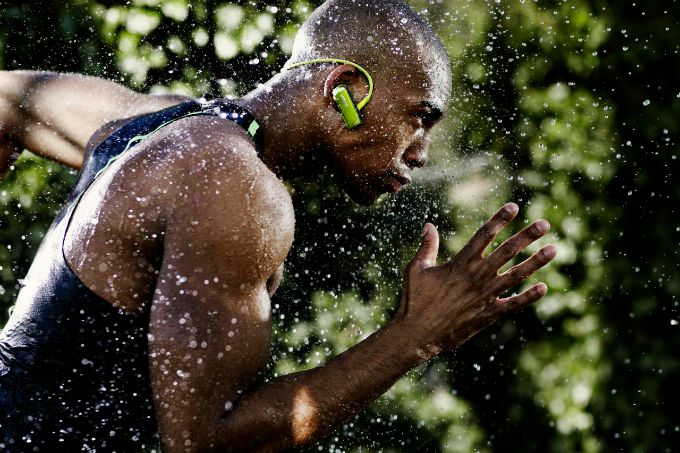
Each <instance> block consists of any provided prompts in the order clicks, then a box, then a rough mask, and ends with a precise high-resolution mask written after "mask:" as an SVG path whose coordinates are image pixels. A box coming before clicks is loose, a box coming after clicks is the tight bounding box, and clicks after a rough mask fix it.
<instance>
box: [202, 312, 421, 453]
mask: <svg viewBox="0 0 680 453" xmlns="http://www.w3.org/2000/svg"><path fill="white" fill-rule="evenodd" d="M431 355H432V354H431V353H428V352H427V351H420V350H418V349H417V348H416V347H415V346H414V338H413V337H412V336H411V335H410V332H409V331H408V330H407V329H406V327H405V326H403V325H402V324H399V323H393V324H390V325H388V326H387V327H385V328H383V329H381V330H379V331H377V332H376V333H374V334H373V335H371V336H370V337H368V338H367V339H365V340H364V341H362V342H361V343H359V344H358V345H356V346H355V347H353V348H351V349H349V350H347V351H345V352H344V353H343V354H341V355H339V356H337V357H335V358H333V359H332V360H331V361H330V362H329V363H327V364H326V365H324V366H321V367H319V368H315V369H312V370H308V371H304V372H300V373H294V374H290V375H286V376H282V377H280V378H277V379H275V380H273V381H271V382H269V383H267V384H264V385H262V386H261V387H259V388H257V389H255V390H253V391H251V392H249V393H248V394H247V395H246V396H245V397H244V398H243V399H242V400H241V401H239V402H238V403H237V404H236V405H235V406H234V408H233V410H232V411H230V412H228V413H227V415H226V416H225V418H224V420H223V422H221V425H220V427H219V429H218V430H217V431H216V433H215V434H216V437H217V444H216V445H215V447H216V448H215V449H214V450H215V451H223V450H228V451H229V450H239V451H240V450H244V451H253V450H254V451H281V450H285V449H290V448H292V447H295V446H298V445H302V444H306V443H309V442H311V441H314V440H317V439H319V438H320V437H321V436H323V435H324V434H326V433H328V432H330V431H332V430H333V429H335V428H337V427H338V425H340V424H341V423H343V422H344V421H345V420H347V419H348V418H350V417H351V416H353V415H355V414H356V413H357V412H359V411H360V410H361V409H362V408H364V407H365V406H366V405H368V404H369V403H370V402H372V401H373V400H375V399H376V398H377V397H378V396H380V395H381V394H382V393H384V392H385V391H386V390H387V389H389V388H390V387H391V386H392V384H393V383H394V382H395V381H396V380H397V379H398V378H399V377H400V376H401V375H403V374H404V373H405V372H407V371H408V370H410V369H411V368H413V367H415V366H417V365H419V364H421V363H423V362H425V361H426V360H427V359H428V358H430V356H431Z"/></svg>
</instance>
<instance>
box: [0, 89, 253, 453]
mask: <svg viewBox="0 0 680 453" xmlns="http://www.w3.org/2000/svg"><path fill="white" fill-rule="evenodd" d="M193 115H216V116H219V117H222V118H224V119H225V120H229V121H233V122H236V123H237V124H239V125H241V126H242V127H243V128H244V129H246V131H248V133H249V134H250V136H251V137H253V138H254V139H255V142H256V144H257V145H258V146H257V149H258V154H259V155H260V158H262V157H263V156H262V147H261V143H259V142H260V140H259V139H260V136H261V134H258V129H259V124H258V123H257V121H256V120H255V118H254V117H253V115H252V114H250V113H249V112H248V111H246V110H244V109H243V108H241V107H238V106H236V105H234V104H229V103H225V102H224V101H221V100H215V101H210V102H199V101H189V102H185V103H182V104H179V105H176V106H173V107H170V108H167V109H165V110H161V111H159V112H156V113H152V114H149V115H145V116H142V117H140V118H137V119H134V120H132V121H131V122H129V123H127V124H126V125H124V126H123V127H121V128H120V129H118V130H117V131H116V132H114V133H113V134H112V135H111V136H110V137H109V138H107V139H106V140H105V141H104V142H102V143H101V144H100V145H99V146H98V147H97V148H96V149H95V150H94V151H93V152H92V153H91V154H90V156H89V158H88V159H87V161H86V162H85V163H84V165H83V167H82V169H81V172H80V174H79V176H78V180H77V182H76V185H75V187H74V189H73V191H72V192H71V194H70V196H69V199H68V201H67V203H66V205H65V207H64V208H63V209H62V210H61V212H59V214H58V215H57V217H56V219H55V220H54V223H53V224H52V226H51V227H50V229H49V230H48V232H47V234H46V235H45V238H44V239H43V242H42V244H41V245H40V248H39V249H38V252H37V254H36V257H35V259H34V261H33V264H32V265H31V268H30V270H29V272H28V274H27V276H26V278H25V280H24V287H23V288H22V289H21V291H20V292H19V297H18V299H17V303H16V305H15V309H14V311H13V313H12V315H11V317H10V320H9V322H8V323H7V325H6V326H5V328H4V329H3V330H2V332H1V333H0V451H12V452H13V451H18V452H24V451H50V452H51V451H56V449H60V451H64V452H71V451H74V452H75V451H90V450H96V451H106V452H112V451H117V452H134V451H140V450H145V449H149V448H150V447H152V446H153V443H154V434H155V433H156V431H157V424H156V417H155V413H154V405H153V397H152V391H151V383H150V378H149V365H148V350H147V332H148V323H149V313H148V307H147V310H146V312H143V313H137V314H130V313H128V312H125V311H123V310H121V309H118V308H115V307H114V306H113V305H111V304H110V303H108V302H107V301H105V300H104V299H102V298H101V297H99V296H97V295H96V294H95V293H93V292H92V291H90V290H89V289H88V288H87V287H85V285H83V283H82V282H81V281H80V280H79V279H78V277H77V276H76V275H75V274H74V273H73V271H72V270H71V269H70V268H69V265H68V264H67V262H66V259H65V257H64V253H63V243H64V235H65V233H66V230H67V229H68V224H69V222H70V219H71V214H72V212H73V210H74V209H75V207H76V206H77V204H78V201H79V200H80V197H81V196H82V194H83V193H84V192H85V190H86V189H87V188H88V187H89V186H90V185H91V184H92V182H93V181H94V179H95V178H96V176H97V175H98V174H99V173H100V172H101V171H102V170H103V169H104V168H105V167H106V166H107V165H109V164H110V163H111V162H112V161H113V160H115V159H116V157H118V156H119V155H121V154H122V153H124V152H125V151H127V150H128V149H130V148H131V147H132V146H134V145H135V144H136V143H138V142H139V141H141V140H142V139H143V138H144V137H145V136H147V135H149V134H151V133H153V132H155V131H156V130H158V129H159V128H161V127H163V126H165V125H167V124H170V123H171V122H173V121H176V120H178V119H180V118H185V117H187V116H193Z"/></svg>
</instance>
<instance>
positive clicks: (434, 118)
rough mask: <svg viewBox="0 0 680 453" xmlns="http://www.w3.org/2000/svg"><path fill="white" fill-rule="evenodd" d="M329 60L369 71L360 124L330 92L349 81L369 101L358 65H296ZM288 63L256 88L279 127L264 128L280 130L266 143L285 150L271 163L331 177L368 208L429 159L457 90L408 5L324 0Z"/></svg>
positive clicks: (444, 58)
mask: <svg viewBox="0 0 680 453" xmlns="http://www.w3.org/2000/svg"><path fill="white" fill-rule="evenodd" d="M329 58H332V59H342V60H349V61H351V62H353V63H355V64H358V65H360V66H362V67H363V68H364V69H366V70H367V71H368V72H369V73H370V74H371V76H372V78H373V81H374V92H373V96H372V97H371V98H370V102H368V104H365V108H362V110H361V119H362V124H361V126H360V127H356V128H351V129H350V128H347V127H346V126H345V123H344V120H343V117H342V115H341V114H340V109H339V107H338V105H337V103H336V102H335V100H334V98H333V91H334V90H335V88H337V87H338V86H343V87H345V88H347V90H348V92H349V93H350V95H351V96H352V98H353V99H355V100H357V99H365V97H366V96H367V94H368V91H369V83H368V81H367V80H366V78H365V77H364V76H363V75H362V74H361V73H360V71H357V70H356V68H355V67H354V66H353V65H348V64H342V63H339V62H335V63H320V64H308V65H301V66H297V67H292V68H291V67H290V66H291V65H294V64H295V63H302V62H307V61H310V60H316V59H329ZM287 67H288V68H290V69H289V70H284V71H283V72H282V73H280V74H278V75H277V76H276V77H274V78H272V79H271V80H270V81H268V82H267V84H266V86H263V87H261V89H259V90H258V91H257V92H254V93H253V94H252V95H250V96H252V98H253V99H255V100H257V102H258V105H260V106H261V108H262V112H263V115H261V116H262V117H264V118H268V116H269V118H270V119H271V118H275V121H272V123H273V124H277V125H278V127H275V128H268V129H267V128H266V127H265V131H267V130H268V131H269V132H268V134H269V137H275V138H270V143H272V146H270V149H275V150H277V155H278V156H282V157H280V158H279V159H278V162H277V163H272V164H271V166H272V167H274V168H276V169H277V172H278V174H283V175H289V176H288V177H292V176H293V175H296V176H297V175H302V174H306V175H315V174H318V173H320V172H324V173H328V174H331V175H333V176H334V177H336V178H337V179H338V181H339V182H340V183H341V185H342V187H343V188H344V189H345V191H346V193H347V194H349V195H350V197H351V198H352V199H354V200H355V201H356V202H358V203H360V204H363V205H368V204H371V203H373V202H374V201H375V200H376V199H377V198H378V197H379V196H380V195H381V194H384V193H388V192H389V193H395V192H398V191H399V190H400V189H401V187H403V186H404V185H406V184H408V183H409V182H410V181H411V179H412V172H413V171H414V170H416V169H418V168H420V167H422V166H423V165H425V163H426V162H427V155H428V154H427V152H428V148H429V144H430V135H431V131H432V129H433V127H434V126H435V124H436V123H437V122H438V121H439V120H440V118H441V117H442V115H443V114H444V112H445V110H446V107H447V104H448V101H449V97H450V94H451V64H450V61H449V57H448V55H447V53H446V50H445V48H444V46H443V45H442V43H441V41H440V40H439V38H438V37H437V35H436V34H435V33H434V31H433V30H432V29H431V28H430V26H429V25H428V24H427V22H425V20H424V19H423V18H421V17H420V16H419V15H418V14H416V13H415V11H413V10H412V9H411V8H409V7H408V6H407V5H406V4H405V3H403V2H402V1H400V0H380V1H376V0H328V1H327V2H325V3H324V4H323V5H321V6H320V7H319V8H318V9H317V10H315V11H314V13H312V15H311V16H310V17H309V18H308V19H307V20H306V21H305V22H304V24H303V25H302V27H301V28H300V30H299V32H298V34H297V36H296V37H295V44H294V46H293V54H292V56H291V58H290V60H289V61H288V63H287ZM252 105H254V104H251V106H252ZM272 106H275V107H276V108H272ZM283 125H285V127H283ZM274 143H276V146H273V144H274ZM290 156H296V158H292V159H291V158H290ZM275 159H276V158H274V159H273V160H275Z"/></svg>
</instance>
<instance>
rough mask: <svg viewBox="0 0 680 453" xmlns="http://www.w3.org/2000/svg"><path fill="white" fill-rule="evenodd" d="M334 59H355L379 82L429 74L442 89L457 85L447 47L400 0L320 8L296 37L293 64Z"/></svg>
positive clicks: (359, 0)
mask: <svg viewBox="0 0 680 453" xmlns="http://www.w3.org/2000/svg"><path fill="white" fill-rule="evenodd" d="M328 57H333V58H343V59H347V60H351V61H354V62H355V63H358V64H359V65H362V66H364V67H366V69H368V70H369V72H371V74H372V75H374V76H377V78H379V79H380V78H385V76H386V75H393V76H398V77H399V78H403V77H408V75H409V74H411V73H413V72H417V71H421V70H424V71H426V72H427V73H428V75H429V77H428V79H430V80H431V82H432V83H435V84H438V85H439V86H441V87H442V88H443V87H450V83H451V80H450V79H451V71H450V62H449V57H448V54H447V52H446V50H445V48H444V46H443V44H442V43H441V41H440V40H439V38H438V37H437V35H436V34H435V33H434V31H433V30H432V29H431V28H430V26H429V25H428V24H427V22H425V20H424V19H423V18H422V17H420V16H419V15H418V14H416V12H415V11H413V10H412V9H411V8H410V7H409V6H407V5H406V4H405V3H404V2H402V1H399V0H380V1H375V0H328V1H327V2H325V3H324V4H323V5H321V6H320V7H319V8H317V9H316V10H315V11H314V13H313V14H312V15H311V16H310V17H309V18H308V19H307V20H306V21H305V23H304V24H303V25H302V27H301V28H300V31H299V32H298V34H297V36H296V39H295V44H294V47H293V55H292V56H291V59H290V63H296V62H300V61H305V60H312V59H315V58H328Z"/></svg>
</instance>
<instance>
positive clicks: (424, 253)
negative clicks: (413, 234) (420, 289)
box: [414, 223, 439, 269]
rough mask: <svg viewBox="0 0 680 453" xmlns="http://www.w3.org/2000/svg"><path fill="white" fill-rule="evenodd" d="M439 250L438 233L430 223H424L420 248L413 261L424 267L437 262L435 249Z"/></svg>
mask: <svg viewBox="0 0 680 453" xmlns="http://www.w3.org/2000/svg"><path fill="white" fill-rule="evenodd" d="M438 250H439V233H437V228H435V226H434V225H432V224H431V223H426V224H425V227H424V228H423V233H422V235H421V244H420V249H418V252H417V253H416V256H415V259H414V261H417V262H418V263H417V265H418V266H419V267H420V268H421V269H424V268H426V267H431V266H434V265H435V264H436V263H437V251H438Z"/></svg>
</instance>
